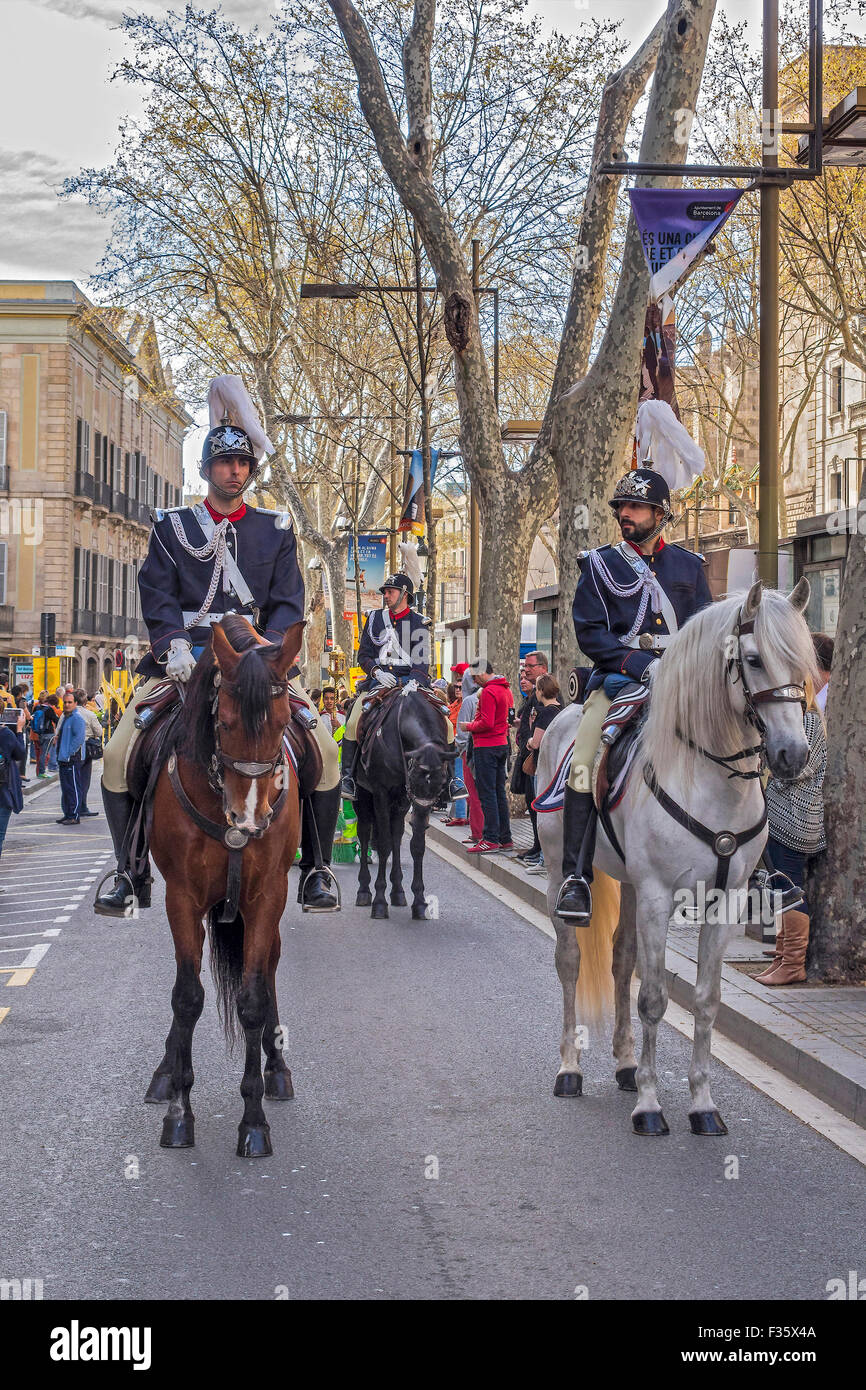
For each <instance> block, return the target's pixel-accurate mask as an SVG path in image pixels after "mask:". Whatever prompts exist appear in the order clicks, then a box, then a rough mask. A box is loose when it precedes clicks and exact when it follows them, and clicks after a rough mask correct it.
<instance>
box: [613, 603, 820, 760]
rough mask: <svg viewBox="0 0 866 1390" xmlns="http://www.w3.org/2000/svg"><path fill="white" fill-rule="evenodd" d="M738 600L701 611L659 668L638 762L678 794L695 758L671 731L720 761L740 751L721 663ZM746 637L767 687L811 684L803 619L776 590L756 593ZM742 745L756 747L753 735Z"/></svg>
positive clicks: (813, 670) (738, 725)
mask: <svg viewBox="0 0 866 1390" xmlns="http://www.w3.org/2000/svg"><path fill="white" fill-rule="evenodd" d="M745 597H746V595H745V593H737V594H732V595H730V596H729V597H728V598H725V599H721V600H719V602H718V603H712V604H710V605H709V606H708V607H707V608H702V609H701V611H700V612H699V613H696V614H695V615H694V616H693V617H691V618H689V620H688V621H687V622H686V623H684V624H683V626H682V627H681V628H680V629H679V631H678V632H677V633H676V634H675V635H674V637H673V638H672V640H671V642H670V644H669V645H668V647H667V649H666V651H665V654H664V657H663V658H662V660H661V661H660V662H659V666H658V670H657V671H656V673H655V675H654V676H653V682H652V695H651V698H650V707H649V713H648V714H647V719H646V724H645V725H644V729H643V732H642V735H641V745H640V752H641V759H642V762H643V763H647V762H649V763H652V765H653V767H654V768H655V769H656V770H657V772H658V773H659V775H660V776H663V777H664V780H665V781H667V780H673V779H674V778H676V780H678V781H679V783H680V785H681V786H688V785H690V783H691V782H692V780H693V778H694V775H695V760H696V758H697V756H698V754H697V752H696V750H695V749H694V748H690V747H689V746H688V744H687V743H685V742H684V741H683V739H681V738H679V737H678V736H677V730H679V731H680V733H682V734H683V735H685V736H686V737H688V738H690V739H692V741H693V742H694V743H697V744H700V745H701V747H703V748H706V749H708V750H709V751H710V752H711V753H715V754H717V755H721V756H725V755H730V754H731V753H736V752H738V751H739V750H740V748H741V747H742V746H743V729H742V722H741V720H740V719H739V718H738V716H737V714H736V713H735V711H734V709H733V707H732V705H731V700H730V691H729V689H728V680H727V673H726V663H727V660H728V657H729V656H730V655H731V654H732V640H731V635H732V633H733V630H734V626H735V623H736V619H737V614H738V613H739V611H740V609H741V608H742V606H743V602H744V600H745ZM754 636H755V641H756V643H757V647H758V650H759V652H760V654H761V659H762V661H763V664H764V669H765V671H766V673H767V677H768V683H769V684H770V685H772V686H775V685H782V684H787V683H788V682H789V681H791V680H795V681H798V682H802V681H804V680H805V678H806V677H811V678H812V680H814V679H815V676H816V674H817V667H816V662H815V652H814V648H813V646H812V638H811V635H810V633H809V629H808V627H807V626H806V623H805V620H804V618H803V615H802V614H801V613H800V612H799V610H798V609H796V608H795V607H794V605H793V604H791V603H789V602H788V600H787V598H786V597H785V596H784V595H783V594H780V593H779V592H778V591H777V590H776V589H765V590H764V591H763V594H762V596H761V602H760V604H759V605H758V611H757V614H756V616H755V632H754ZM748 742H749V743H750V744H751V743H754V742H757V734H756V737H755V738H754V739H749V740H748ZM741 766H743V767H745V766H747V764H746V763H745V762H744V763H743V764H741Z"/></svg>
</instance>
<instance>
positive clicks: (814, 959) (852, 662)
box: [807, 474, 866, 984]
mask: <svg viewBox="0 0 866 1390" xmlns="http://www.w3.org/2000/svg"><path fill="white" fill-rule="evenodd" d="M864 507H866V474H864V477H863V483H862V485H861V488H860V508H861V511H860V512H858V515H862V509H863V508H864ZM864 707H866V536H863V535H860V534H854V535H852V537H851V543H850V545H849V548H848V558H847V560H846V562H845V579H844V582H843V585H842V596H841V602H840V605H839V626H838V628H837V632H836V649H835V652H834V655H833V672H832V676H831V679H830V690H829V694H828V697H827V742H828V756H827V774H826V776H825V778H824V824H825V827H826V833H827V851H826V853H825V854H822V855H818V856H817V857H816V859H815V860H814V861H813V867H812V871H811V873H810V876H809V882H808V885H807V890H808V897H809V903H810V906H811V909H812V917H811V941H810V947H809V977H810V978H812V979H820V980H823V981H824V982H825V983H826V984H863V983H864V982H866V817H864V815H863V807H864V805H866V757H864V742H866V740H864V727H866V726H864V723H863V709H864Z"/></svg>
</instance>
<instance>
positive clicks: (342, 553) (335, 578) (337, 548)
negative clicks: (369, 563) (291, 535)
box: [325, 536, 363, 666]
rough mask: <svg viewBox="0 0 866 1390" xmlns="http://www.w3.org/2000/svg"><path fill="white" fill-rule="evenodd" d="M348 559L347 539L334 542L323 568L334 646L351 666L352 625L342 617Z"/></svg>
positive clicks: (352, 649)
mask: <svg viewBox="0 0 866 1390" xmlns="http://www.w3.org/2000/svg"><path fill="white" fill-rule="evenodd" d="M348 559H349V538H348V536H346V537H344V538H343V540H339V541H334V542H333V544H332V545H331V547H330V549H329V551H328V553H327V554H326V556H325V567H326V569H327V571H328V592H329V595H330V600H331V633H332V636H333V639H334V646H335V647H341V648H342V649H343V651H344V652H345V653H346V658H347V665H349V666H352V665H353V664H354V663H353V660H352V657H353V654H354V649H355V638H354V634H353V632H352V623H351V620H350V619H348V618H344V617H343V604H344V603H345V601H346V564H347V561H348ZM362 626H363V623H362V621H361V615H360V613H359V614H358V630H359V635H360V629H361V627H362Z"/></svg>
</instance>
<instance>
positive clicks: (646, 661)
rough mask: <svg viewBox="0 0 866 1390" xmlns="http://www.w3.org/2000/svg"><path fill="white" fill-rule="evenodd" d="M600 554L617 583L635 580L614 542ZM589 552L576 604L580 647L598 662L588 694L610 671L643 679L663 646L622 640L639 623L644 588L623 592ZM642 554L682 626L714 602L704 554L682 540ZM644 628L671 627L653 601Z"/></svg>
mask: <svg viewBox="0 0 866 1390" xmlns="http://www.w3.org/2000/svg"><path fill="white" fill-rule="evenodd" d="M598 554H599V555H600V557H601V559H602V560H604V562H605V564H606V565H607V568H608V570H609V571H610V574H611V576H612V577H613V579H614V581H615V582H616V583H617V584H621V585H624V586H627V585H630V584H633V583H634V580H635V579H636V575H635V572H634V570H633V569H632V568H631V566H630V565H629V563H628V561H627V560H625V559H624V558H623V556H622V555H620V554H619V553H618V552H617V550H616V548H615V547H614V546H612V545H604V546H600V547H599V551H598ZM589 557H590V552H589V551H586V552H585V553H584V554H583V555H582V556H581V557H580V560H579V564H580V579H579V580H578V582H577V590H576V592H575V595H574V606H573V608H572V617H573V618H574V631H575V634H576V636H577V640H578V643H579V645H580V649H581V651H583V652H585V653H586V655H587V656H588V657H590V658H591V659H592V661H593V663H594V666H595V669H594V671H593V672H592V675H591V676H590V678H589V680H588V682H587V687H586V690H587V694H589V693H590V692H591V691H593V690H596V689H597V688H598V687H599V686H600V685H601V684H602V683H603V682H604V678H605V676H607V675H614V674H615V675H625V676H628V677H629V678H630V679H631V680H635V681H637V680H640V678H641V676H642V675H643V673H644V671H645V670H646V668H647V667H648V666H649V665H650V664H651V663H652V662H653V661H656V660H657V659H658V657H659V656H661V654H662V653H661V652H660V651H642V650H641V649H640V647H631V646H626V645H624V643H623V642H622V641H621V640H620V639H621V637H623V636H624V635H625V633H627V632H630V631H631V629H632V627H633V626H634V622H635V619H636V617H637V613H638V609H639V607H640V603H641V595H642V592H643V591H642V590H639V591H638V592H637V593H636V594H634V595H632V597H630V598H621V597H618V596H617V595H616V594H615V593H613V592H611V590H610V589H609V588H608V587H607V585H605V584H604V582H603V580H602V578H601V576H600V575H598V574H597V573H596V571H595V569H594V567H593V565H592V563H591V561H590V558H589ZM643 558H644V560H645V561H646V563H647V565H648V567H649V569H650V570H651V571H652V572H653V573H654V574H655V575H656V577H657V578H658V581H659V584H660V585H661V587H662V588H663V589H664V591H665V593H666V594H667V596H668V598H669V599H670V601H671V605H672V607H673V610H674V612H675V613H676V616H677V623H678V624H679V626H680V627H682V625H683V623H684V622H685V621H686V619H687V618H690V617H691V616H692V614H694V613H697V612H699V611H700V609H701V608H705V607H706V606H707V604H709V603H712V601H713V596H712V594H711V593H710V587H709V585H708V583H707V579H706V575H705V573H704V561H703V560H702V559H701V557H700V555H695V554H694V553H693V552H692V551H690V550H683V549H682V547H681V546H679V545H673V544H668V545H663V546H662V548H661V549H660V550H659V549H656V551H655V552H654V553H653V554H652V555H646V556H644V557H643ZM641 632H651V633H653V634H664V633H666V632H668V625H667V623H666V622H665V620H664V615H663V614H661V613H654V612H653V609H652V603H651V602H649V603H648V604H647V608H646V612H645V613H644V617H643V621H642V623H641V625H640V628H639V629H638V634H637V635H638V636H639V635H640V633H641Z"/></svg>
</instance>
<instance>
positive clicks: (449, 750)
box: [355, 685, 456, 921]
mask: <svg viewBox="0 0 866 1390" xmlns="http://www.w3.org/2000/svg"><path fill="white" fill-rule="evenodd" d="M362 729H363V725H362ZM455 757H456V752H455V749H454V746H453V744H452V745H450V746H449V744H448V742H447V727H446V712H445V710H444V709H443V710H442V711H441V713H440V711H439V710H438V709H437V708H436V706H435V705H434V704H433V703H432V701H431V699H430V698H429V697H428V696H427V695H425V694H424V693H423V692H422V691H421V690H419V689H417V688H415V687H413V686H412V685H407V686H404V687H403V689H402V690H400V691H399V692H395V693H394V694H393V695H391V696H389V698H388V710H387V713H386V714H385V717H384V720H383V723H382V724H381V726H380V727H379V728H378V730H377V732H376V734H375V735H374V737H373V738H372V740H370V742H369V746H367V744H366V742H364V743H362V748H361V756H360V758H359V761H358V771H357V775H356V782H357V786H358V798H357V801H356V803H355V805H356V809H357V812H358V840H359V843H360V847H361V866H360V869H359V872H358V896H357V897H356V899H355V905H356V907H368V906H370V904H372V911H371V913H370V916H371V917H387V916H388V915H389V914H388V903H387V900H386V897H385V877H386V874H387V871H388V859H389V858H390V859H391V906H392V907H405V906H406V894H405V893H404V892H403V869H402V866H401V864H400V844H401V841H402V838H403V826H404V823H405V820H406V812H407V811H408V810H409V808H410V807H411V808H412V838H411V840H410V842H409V849H410V852H411V855H412V865H413V873H412V916H413V918H415V919H416V920H418V921H424V920H425V918H426V915H427V912H426V909H427V901H426V899H425V897H424V872H423V866H424V848H425V837H426V833H427V826H428V824H429V821H430V812H431V810H432V809H433V807H434V806H435V804H436V802H437V800H438V799H439V795H440V793H441V791H442V790H443V788H444V787H445V785H446V782H447V780H448V778H449V776H450V774H451V770H452V766H453V762H454V758H455ZM371 838H372V841H373V845H374V848H375V850H376V853H377V856H378V860H379V872H378V873H377V875H376V883H375V893H373V894H371V892H370V865H369V863H368V848H369V845H370V841H371Z"/></svg>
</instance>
